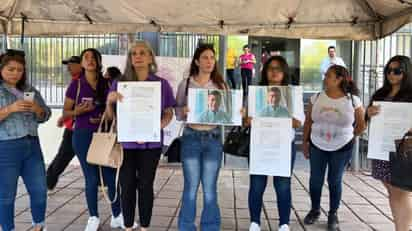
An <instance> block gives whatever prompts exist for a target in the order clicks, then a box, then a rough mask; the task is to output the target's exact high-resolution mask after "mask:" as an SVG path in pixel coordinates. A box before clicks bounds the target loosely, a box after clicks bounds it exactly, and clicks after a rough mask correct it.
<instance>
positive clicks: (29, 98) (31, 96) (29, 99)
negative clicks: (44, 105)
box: [23, 92, 34, 101]
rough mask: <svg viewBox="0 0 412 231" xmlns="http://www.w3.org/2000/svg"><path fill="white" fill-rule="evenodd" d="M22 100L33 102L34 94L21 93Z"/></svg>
mask: <svg viewBox="0 0 412 231" xmlns="http://www.w3.org/2000/svg"><path fill="white" fill-rule="evenodd" d="M23 100H26V101H33V100H34V92H23Z"/></svg>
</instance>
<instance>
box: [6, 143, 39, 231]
mask: <svg viewBox="0 0 412 231" xmlns="http://www.w3.org/2000/svg"><path fill="white" fill-rule="evenodd" d="M19 176H21V177H22V178H23V182H24V184H25V185H26V188H27V192H28V193H29V196H30V208H31V214H32V218H33V225H44V219H45V214H46V202H47V187H46V170H45V167H44V162H43V154H42V152H41V148H40V142H39V139H38V137H29V136H26V137H24V138H20V139H15V140H6V141H0V179H1V180H0V226H1V228H2V229H3V231H11V230H14V202H15V199H16V191H17V182H18V178H19Z"/></svg>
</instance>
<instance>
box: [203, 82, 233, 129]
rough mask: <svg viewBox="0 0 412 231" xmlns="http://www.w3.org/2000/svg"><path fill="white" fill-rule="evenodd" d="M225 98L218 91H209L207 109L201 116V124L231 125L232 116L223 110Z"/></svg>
mask: <svg viewBox="0 0 412 231" xmlns="http://www.w3.org/2000/svg"><path fill="white" fill-rule="evenodd" d="M222 101H223V97H222V94H221V93H220V92H219V91H217V90H213V91H209V93H208V96H207V109H206V111H204V112H203V113H202V114H200V116H199V119H198V121H199V122H200V123H230V122H231V119H230V116H229V115H228V114H227V113H226V112H225V111H224V110H223V109H222V107H221V105H222Z"/></svg>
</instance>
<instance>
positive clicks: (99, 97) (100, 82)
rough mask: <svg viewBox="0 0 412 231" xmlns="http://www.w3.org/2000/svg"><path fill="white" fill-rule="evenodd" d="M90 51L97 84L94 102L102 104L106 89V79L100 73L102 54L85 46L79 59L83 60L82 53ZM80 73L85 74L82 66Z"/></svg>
mask: <svg viewBox="0 0 412 231" xmlns="http://www.w3.org/2000/svg"><path fill="white" fill-rule="evenodd" d="M89 51H90V52H92V54H93V57H94V59H95V60H96V77H97V86H96V103H97V104H98V105H104V104H105V102H106V92H107V90H108V86H109V85H108V80H106V79H105V78H104V77H103V73H102V68H103V65H102V55H101V54H100V52H99V51H98V50H96V49H94V48H87V49H84V50H83V51H82V53H81V54H80V58H81V61H83V58H84V54H85V53H86V52H89ZM82 74H83V75H84V74H85V69H84V68H83V67H82Z"/></svg>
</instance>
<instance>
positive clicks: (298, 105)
mask: <svg viewBox="0 0 412 231" xmlns="http://www.w3.org/2000/svg"><path fill="white" fill-rule="evenodd" d="M248 112H249V116H250V117H293V118H296V119H298V120H300V121H302V122H303V121H304V120H305V119H304V117H305V114H304V110H303V90H302V87H301V86H249V97H248Z"/></svg>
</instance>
